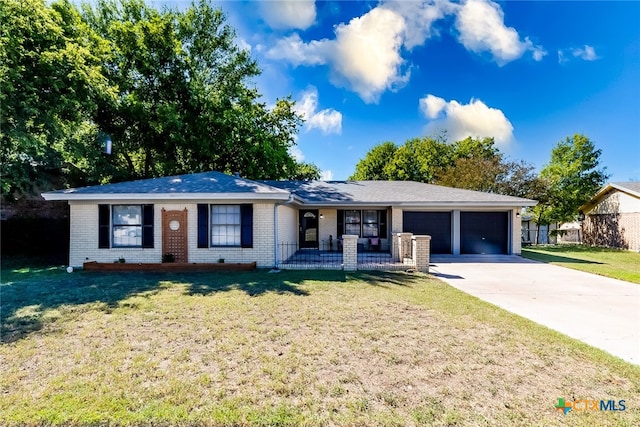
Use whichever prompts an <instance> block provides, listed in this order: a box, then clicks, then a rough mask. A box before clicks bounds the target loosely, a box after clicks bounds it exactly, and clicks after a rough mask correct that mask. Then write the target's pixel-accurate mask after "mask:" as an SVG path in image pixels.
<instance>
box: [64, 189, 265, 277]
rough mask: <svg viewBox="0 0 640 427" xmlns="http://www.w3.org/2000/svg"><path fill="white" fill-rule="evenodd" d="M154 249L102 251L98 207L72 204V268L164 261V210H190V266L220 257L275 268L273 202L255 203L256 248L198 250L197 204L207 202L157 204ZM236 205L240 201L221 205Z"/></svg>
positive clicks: (120, 202) (70, 259)
mask: <svg viewBox="0 0 640 427" xmlns="http://www.w3.org/2000/svg"><path fill="white" fill-rule="evenodd" d="M154 202H155V203H154V211H153V214H154V226H153V234H154V247H153V248H145V249H143V248H110V249H99V248H98V204H97V203H95V202H77V201H71V202H70V203H69V204H70V217H71V220H70V221H71V224H70V229H71V239H70V248H69V265H71V266H74V267H79V266H82V264H83V263H84V262H87V261H98V262H113V261H115V260H117V259H118V258H120V257H123V258H124V259H125V260H126V262H130V263H159V262H161V261H162V209H163V208H164V209H166V210H183V209H187V212H188V214H187V226H188V229H189V232H188V251H189V262H190V263H215V262H218V260H219V259H220V258H224V260H225V262H232V263H233V262H242V263H249V262H254V261H255V262H256V263H257V265H258V267H271V266H273V261H274V245H273V235H274V226H273V209H274V204H273V203H254V204H253V247H252V248H239V247H237V248H235V247H234V248H222V247H212V248H198V247H197V246H198V244H197V233H198V217H197V204H198V203H206V202H203V201H193V202H175V201H154ZM217 203H218V204H234V203H237V202H231V201H230V202H217ZM110 204H111V205H118V204H134V203H132V202H131V201H130V200H125V201H117V200H115V201H110Z"/></svg>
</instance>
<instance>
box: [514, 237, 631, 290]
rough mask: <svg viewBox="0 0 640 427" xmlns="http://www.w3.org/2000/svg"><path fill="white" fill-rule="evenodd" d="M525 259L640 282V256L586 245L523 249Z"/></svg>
mask: <svg viewBox="0 0 640 427" xmlns="http://www.w3.org/2000/svg"><path fill="white" fill-rule="evenodd" d="M522 256H523V257H526V258H530V259H534V260H536V261H543V262H548V263H550V264H555V265H561V266H563V267H568V268H573V269H575V270H581V271H586V272H587V273H594V274H599V275H601V276H607V277H612V278H614V279H620V280H626V281H627V282H633V283H640V253H638V252H631V251H623V250H619V249H609V248H596V247H590V246H583V245H543V246H530V247H527V248H522Z"/></svg>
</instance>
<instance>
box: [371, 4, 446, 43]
mask: <svg viewBox="0 0 640 427" xmlns="http://www.w3.org/2000/svg"><path fill="white" fill-rule="evenodd" d="M381 7H383V8H386V9H390V10H393V11H395V12H396V13H398V14H399V15H400V16H402V18H403V19H404V21H405V25H406V28H405V31H404V34H403V36H404V43H403V44H404V47H405V48H407V49H412V48H414V47H415V46H421V45H423V44H424V42H425V40H427V39H429V38H430V37H431V36H432V35H433V34H437V29H435V28H434V23H435V22H436V21H438V20H440V19H442V18H444V17H445V15H447V14H451V13H453V12H454V11H455V8H456V7H457V6H456V5H455V4H454V3H451V2H449V1H447V0H437V1H432V0H429V1H406V0H389V1H385V2H384V3H382V6H381Z"/></svg>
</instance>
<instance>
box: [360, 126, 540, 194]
mask: <svg viewBox="0 0 640 427" xmlns="http://www.w3.org/2000/svg"><path fill="white" fill-rule="evenodd" d="M350 179H354V180H370V179H371V180H376V179H377V180H402V181H404V180H411V181H418V182H426V183H435V184H440V185H446V186H449V187H457V188H465V189H469V190H477V191H487V192H492V193H500V194H507V195H512V196H518V197H526V198H532V199H536V200H537V199H538V198H541V197H544V191H545V185H544V181H542V180H540V179H539V178H538V177H537V176H536V175H535V173H534V168H533V166H531V165H529V164H527V163H525V162H513V161H506V160H505V159H504V158H503V154H502V153H501V152H500V150H499V148H498V147H497V146H496V145H495V141H494V140H493V138H484V139H475V138H470V137H469V138H465V139H463V140H461V141H456V142H454V143H452V144H448V143H447V142H446V141H445V140H444V139H443V138H442V137H437V138H432V137H429V138H415V139H411V140H408V141H407V142H405V143H404V144H403V145H401V146H400V147H397V146H396V145H395V144H394V143H392V142H384V143H382V144H379V145H376V146H375V147H373V148H372V149H371V150H370V151H369V152H368V153H367V154H366V156H365V157H364V158H363V159H362V160H360V161H359V162H358V164H357V165H356V171H355V172H354V174H353V175H352V176H351V177H350Z"/></svg>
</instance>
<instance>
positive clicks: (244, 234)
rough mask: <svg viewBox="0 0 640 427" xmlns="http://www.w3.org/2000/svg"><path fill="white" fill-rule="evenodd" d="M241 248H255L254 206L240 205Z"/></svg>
mask: <svg viewBox="0 0 640 427" xmlns="http://www.w3.org/2000/svg"><path fill="white" fill-rule="evenodd" d="M240 246H241V247H243V248H252V247H253V205H240Z"/></svg>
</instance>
